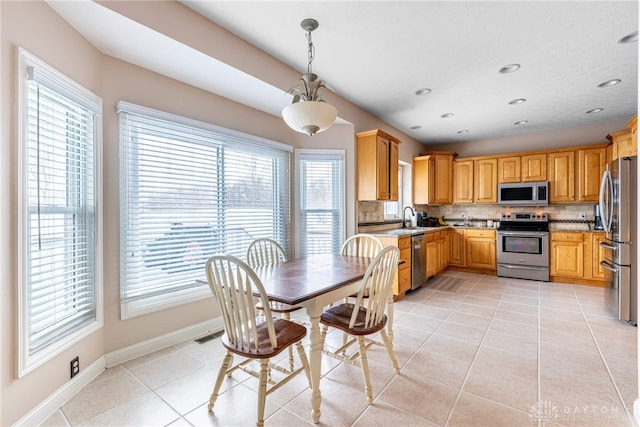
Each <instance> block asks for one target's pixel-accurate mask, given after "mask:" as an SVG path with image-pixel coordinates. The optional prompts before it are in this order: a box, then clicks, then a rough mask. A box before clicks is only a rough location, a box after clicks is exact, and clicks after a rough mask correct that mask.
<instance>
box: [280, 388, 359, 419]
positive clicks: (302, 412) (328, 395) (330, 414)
mask: <svg viewBox="0 0 640 427" xmlns="http://www.w3.org/2000/svg"><path fill="white" fill-rule="evenodd" d="M320 390H321V393H322V402H321V404H320V425H326V426H350V425H352V424H353V423H354V422H355V421H356V420H357V419H358V417H359V416H360V414H362V413H363V412H364V410H365V409H366V408H367V406H368V402H367V398H366V396H365V394H364V393H360V392H358V391H355V390H354V388H353V387H347V386H345V385H343V384H341V383H338V382H335V381H332V380H327V381H324V379H323V381H322V386H321V389H320ZM285 409H286V410H287V411H289V412H291V413H293V414H295V415H296V416H298V417H300V418H302V419H303V420H306V421H307V422H309V421H311V390H306V391H305V392H304V393H302V394H300V395H299V396H298V397H296V398H295V399H293V400H292V401H291V402H289V404H287V406H285Z"/></svg>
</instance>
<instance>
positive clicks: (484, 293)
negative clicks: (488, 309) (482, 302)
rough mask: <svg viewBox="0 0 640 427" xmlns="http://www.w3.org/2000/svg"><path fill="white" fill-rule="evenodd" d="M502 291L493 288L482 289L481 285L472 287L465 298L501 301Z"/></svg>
mask: <svg viewBox="0 0 640 427" xmlns="http://www.w3.org/2000/svg"><path fill="white" fill-rule="evenodd" d="M503 294H504V293H503V291H502V289H495V288H483V287H481V285H477V286H476V287H474V288H473V289H472V290H471V292H469V293H468V294H467V297H474V298H485V299H489V300H498V301H499V300H501V299H502V295H503Z"/></svg>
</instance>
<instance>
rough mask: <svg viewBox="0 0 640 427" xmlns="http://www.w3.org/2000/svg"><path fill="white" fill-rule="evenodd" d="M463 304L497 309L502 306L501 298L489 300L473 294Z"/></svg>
mask: <svg viewBox="0 0 640 427" xmlns="http://www.w3.org/2000/svg"><path fill="white" fill-rule="evenodd" d="M462 302H463V303H465V304H472V305H478V306H481V307H487V308H492V309H495V308H497V307H498V305H500V298H487V297H486V296H480V295H478V294H476V293H473V292H472V293H471V294H469V295H467V296H466V297H465V299H464V300H463V301H462Z"/></svg>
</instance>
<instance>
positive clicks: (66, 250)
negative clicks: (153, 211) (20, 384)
mask: <svg viewBox="0 0 640 427" xmlns="http://www.w3.org/2000/svg"><path fill="white" fill-rule="evenodd" d="M20 53H21V73H24V74H23V76H24V80H23V82H22V84H21V88H22V89H21V90H24V95H23V96H24V98H23V99H24V102H25V107H24V108H23V109H21V111H23V113H24V114H25V116H24V117H23V118H22V119H21V120H22V121H23V122H24V123H25V126H24V137H23V145H22V146H21V150H20V157H21V160H20V161H21V180H22V182H21V184H20V188H21V194H20V200H21V201H22V202H21V203H23V204H22V206H21V214H20V217H21V218H20V221H21V224H22V225H21V227H20V228H21V233H22V234H21V237H20V241H21V248H22V249H21V251H20V253H21V257H24V262H23V263H21V266H22V268H23V270H22V271H21V277H22V278H23V279H22V280H21V283H22V284H21V288H20V291H19V294H20V300H21V303H20V306H21V314H20V329H21V332H20V351H21V357H20V361H21V362H20V373H21V374H23V373H25V371H27V370H29V369H32V368H34V367H35V366H34V365H35V364H37V363H41V362H43V361H44V360H45V359H47V358H49V357H51V356H52V355H53V354H52V353H53V351H45V350H51V348H52V347H55V348H57V349H60V347H61V345H63V344H67V345H70V342H69V340H70V339H71V338H70V337H71V336H73V335H74V334H76V335H77V333H78V332H79V331H80V330H81V329H83V328H90V327H91V326H93V327H94V328H95V327H97V325H96V322H100V321H101V317H100V316H99V308H98V302H99V298H98V294H99V292H100V290H99V288H98V287H99V283H100V276H101V269H100V268H99V266H100V260H99V255H100V250H99V241H100V240H99V232H100V227H99V222H98V220H97V213H96V207H97V201H98V199H99V197H98V196H99V190H98V183H99V176H98V171H99V168H98V167H97V164H98V162H97V158H98V154H99V128H100V126H99V121H100V114H101V104H100V101H99V99H95V100H93V101H92V100H91V99H92V96H93V97H95V96H94V95H93V94H87V93H86V91H85V90H84V89H82V88H79V87H78V86H76V85H75V84H74V83H73V82H70V81H68V80H67V79H66V78H64V77H63V76H61V75H59V74H58V73H57V72H55V71H54V70H52V69H50V68H48V67H47V66H45V65H44V64H41V63H40V62H39V61H37V60H36V59H35V58H33V57H31V56H30V55H28V54H27V53H26V52H24V51H22V50H21V51H20ZM34 64H35V65H34ZM23 66H24V69H22V68H23ZM62 86H65V87H66V88H65V90H60V89H61V87H62ZM85 333H88V332H87V331H85ZM76 339H77V337H76Z"/></svg>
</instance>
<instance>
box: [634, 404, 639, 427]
mask: <svg viewBox="0 0 640 427" xmlns="http://www.w3.org/2000/svg"><path fill="white" fill-rule="evenodd" d="M633 418H635V420H636V424H637V425H640V400H638V399H636V400H634V401H633Z"/></svg>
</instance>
